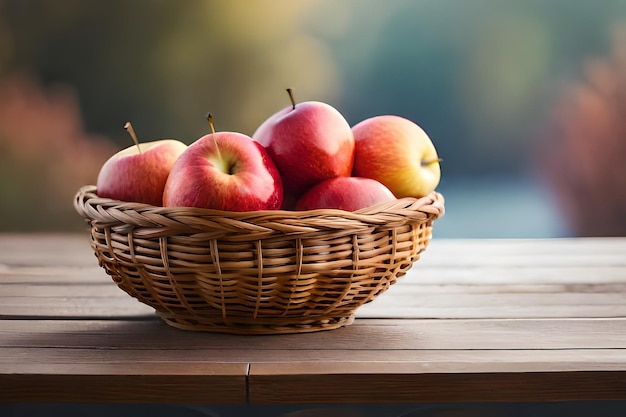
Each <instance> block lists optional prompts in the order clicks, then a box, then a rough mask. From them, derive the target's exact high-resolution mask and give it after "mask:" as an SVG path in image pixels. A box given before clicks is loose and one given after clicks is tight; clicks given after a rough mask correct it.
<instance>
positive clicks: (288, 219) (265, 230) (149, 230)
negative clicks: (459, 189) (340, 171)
mask: <svg viewBox="0 0 626 417" xmlns="http://www.w3.org/2000/svg"><path fill="white" fill-rule="evenodd" d="M74 205H75V208H76V210H77V211H78V213H79V214H80V215H81V216H83V217H84V218H85V219H86V220H87V221H88V223H89V224H90V228H91V239H92V242H91V243H92V248H93V250H94V252H95V255H96V257H97V258H98V261H99V263H100V266H102V267H103V268H104V269H105V270H106V272H107V273H108V274H109V275H110V276H111V277H112V278H113V280H114V281H115V282H116V283H117V285H118V286H119V287H120V288H121V289H123V290H124V291H126V292H127V293H128V294H130V295H131V296H133V297H135V298H137V299H138V300H139V301H141V302H142V303H145V304H147V305H149V306H151V307H153V308H154V309H155V310H156V312H157V314H158V315H159V316H160V317H161V318H162V319H163V320H165V322H167V323H168V324H170V325H171V326H174V327H177V328H181V329H186V330H205V331H213V332H223V333H238V334H275V333H299V332H312V331H318V330H327V329H334V328H337V327H341V326H344V325H348V324H350V323H351V322H352V320H353V319H354V312H355V310H356V309H357V308H358V307H359V306H361V305H363V304H364V303H367V302H369V301H371V300H373V299H374V298H375V297H376V296H377V295H379V294H380V293H382V292H383V291H385V290H386V289H387V288H389V286H390V285H392V284H394V283H395V282H396V280H397V278H398V277H400V276H402V275H404V274H405V273H406V271H407V270H408V269H409V268H410V267H411V266H412V264H413V263H414V262H415V261H416V260H418V259H419V257H420V253H421V252H422V251H424V250H425V249H426V246H427V245H428V242H429V241H430V238H431V230H432V222H433V220H435V219H436V218H438V217H439V216H441V215H442V214H443V211H444V203H443V197H442V195H441V194H439V193H437V192H433V193H431V194H430V195H429V196H427V197H424V198H421V199H414V198H405V199H401V200H397V201H394V202H391V203H386V204H382V205H378V206H375V207H371V208H368V209H363V210H359V211H357V212H354V213H350V212H345V211H341V210H314V211H284V210H275V211H257V212H243V213H238V212H224V211H217V210H206V209H197V208H186V207H154V206H150V205H146V204H138V203H128V202H122V201H117V200H111V199H107V198H100V197H98V195H97V194H96V187H94V186H85V187H82V188H81V189H80V190H79V191H78V193H77V194H76V197H75V201H74Z"/></svg>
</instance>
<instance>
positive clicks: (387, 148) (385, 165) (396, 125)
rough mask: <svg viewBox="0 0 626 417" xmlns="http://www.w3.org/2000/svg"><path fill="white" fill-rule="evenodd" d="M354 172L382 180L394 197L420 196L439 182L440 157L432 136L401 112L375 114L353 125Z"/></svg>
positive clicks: (356, 174) (427, 192) (354, 173)
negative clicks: (354, 147) (395, 113)
mask: <svg viewBox="0 0 626 417" xmlns="http://www.w3.org/2000/svg"><path fill="white" fill-rule="evenodd" d="M352 132H353V134H354V140H355V142H356V151H355V157H354V170H353V175H355V176H360V177H367V178H373V179H375V180H378V181H380V182H382V183H383V184H385V185H386V186H387V187H388V188H389V189H390V190H391V191H392V192H393V193H394V195H395V196H396V197H398V198H402V197H416V198H419V197H423V196H425V195H427V194H429V193H430V192H431V191H433V190H434V189H435V188H436V187H437V185H438V184H439V180H440V177H441V171H440V167H439V162H440V159H439V157H438V156H437V151H436V149H435V146H434V145H433V143H432V141H431V139H430V138H429V137H428V135H427V134H426V132H424V130H422V128H421V127H419V126H418V125H417V124H415V123H414V122H412V121H410V120H408V119H405V118H403V117H400V116H393V115H384V116H375V117H372V118H369V119H366V120H363V121H362V122H360V123H358V124H357V125H355V126H354V127H353V128H352Z"/></svg>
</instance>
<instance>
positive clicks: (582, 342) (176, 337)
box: [0, 318, 626, 359]
mask: <svg viewBox="0 0 626 417" xmlns="http://www.w3.org/2000/svg"><path fill="white" fill-rule="evenodd" d="M0 347H59V348H67V349H74V348H93V349H98V348H103V349H176V348H181V349H182V348H183V347H184V348H185V349H217V350H219V349H233V348H237V349H240V350H257V349H259V350H276V351H279V352H281V351H284V350H292V349H293V350H300V349H316V350H343V351H346V352H348V351H353V350H363V349H364V350H379V351H382V352H385V351H388V352H393V351H395V350H403V349H416V350H424V349H425V350H429V349H439V350H450V349H453V350H457V349H468V350H473V349H491V350H517V349H590V350H593V349H626V318H616V319H592V318H591V319H589V318H585V319H567V320H564V319H532V320H531V319H528V320H525V319H518V320H507V319H503V320H497V319H489V320H471V319H470V320H428V319H425V320H419V319H404V320H387V319H380V320H376V319H363V320H356V321H355V322H354V323H353V324H352V325H350V326H348V327H344V328H340V329H336V330H332V331H325V332H318V333H304V334H291V335H272V336H247V335H227V334H215V333H206V332H189V331H183V330H178V329H175V328H173V327H170V326H168V325H166V324H165V323H163V322H161V321H160V320H158V319H148V320H145V321H128V320H119V321H114V320H102V321H90V320H84V321H66V320H49V321H45V320H4V321H0ZM624 353H625V354H626V350H624ZM348 358H349V356H348ZM625 359H626V356H625Z"/></svg>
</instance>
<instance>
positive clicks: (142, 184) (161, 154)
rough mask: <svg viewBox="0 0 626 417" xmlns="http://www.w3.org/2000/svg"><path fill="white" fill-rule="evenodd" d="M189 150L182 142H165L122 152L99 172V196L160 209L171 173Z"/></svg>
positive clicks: (154, 142)
mask: <svg viewBox="0 0 626 417" xmlns="http://www.w3.org/2000/svg"><path fill="white" fill-rule="evenodd" d="M186 149H187V145H185V144H184V143H183V142H180V141H178V140H175V139H162V140H157V141H153V142H144V143H140V144H139V145H138V146H135V145H133V146H131V147H128V148H126V149H123V150H121V151H119V152H118V153H116V154H114V155H113V156H111V157H110V158H109V159H108V160H107V161H106V162H105V163H104V164H103V165H102V167H101V168H100V172H99V173H98V178H97V180H96V187H97V192H98V196H99V197H103V198H111V199H114V200H121V201H129V202H135V203H145V204H151V205H153V206H160V205H161V204H162V201H163V190H164V188H165V183H166V181H167V177H168V175H169V173H170V170H171V168H172V166H173V165H174V163H175V161H176V159H178V157H179V156H180V155H181V154H182V153H183V152H184V151H185V150H186Z"/></svg>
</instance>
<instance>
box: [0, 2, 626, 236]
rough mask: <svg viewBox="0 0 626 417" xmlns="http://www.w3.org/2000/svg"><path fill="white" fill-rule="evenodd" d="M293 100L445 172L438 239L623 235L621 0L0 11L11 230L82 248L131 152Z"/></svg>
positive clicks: (1, 201)
mask: <svg viewBox="0 0 626 417" xmlns="http://www.w3.org/2000/svg"><path fill="white" fill-rule="evenodd" d="M287 87H292V88H293V89H294V92H295V95H296V99H297V100H298V101H306V100H320V101H326V102H328V103H329V104H331V105H333V106H334V107H336V108H337V109H338V110H339V111H341V112H342V113H343V114H344V115H345V117H346V119H347V120H348V121H349V122H350V124H356V123H357V122H359V121H360V120H362V119H365V118H367V117H370V116H374V115H378V114H398V115H401V116H404V117H407V118H409V119H411V120H413V121H415V122H416V123H418V124H419V125H421V126H422V127H423V128H424V129H425V130H426V132H427V133H428V134H429V136H430V137H431V139H432V140H433V142H434V143H435V146H436V147H437V149H438V151H439V154H440V156H441V157H442V158H443V165H442V172H443V176H442V181H441V184H440V187H439V190H440V191H441V192H442V193H443V194H444V195H445V197H446V210H447V211H446V215H445V217H444V218H442V219H441V220H439V221H438V223H437V224H436V227H435V237H443V238H447V237H469V238H474V237H496V238H508V237H561V236H611V235H620V236H626V0H599V1H593V2H592V1H587V0H522V1H518V0H445V1H441V0H389V1H385V2H382V1H378V0H343V1H341V2H337V1H332V0H299V1H289V0H256V1H245V0H231V1H217V0H215V1H212V0H186V1H173V0H167V1H166V0H133V1H123V0H108V1H106V2H104V1H102V2H91V1H86V0H64V1H62V2H59V1H54V0H0V231H42V230H43V231H57V230H82V229H84V228H85V225H84V223H83V220H82V219H81V218H80V217H79V216H78V215H77V214H76V213H75V212H74V209H73V207H72V199H73V196H74V194H75V192H76V191H77V190H78V188H79V187H80V186H81V185H84V184H94V183H95V180H96V176H97V173H98V170H99V168H100V165H101V164H102V163H103V162H104V161H105V160H106V159H107V158H108V157H109V156H110V155H112V154H113V153H114V152H116V151H118V150H119V149H122V148H124V147H127V146H129V145H130V144H131V141H130V138H129V137H128V135H127V133H126V131H125V130H124V129H123V125H124V123H125V122H126V121H131V122H132V123H133V126H134V128H135V131H136V132H137V134H138V136H139V139H140V140H141V141H150V140H156V139H160V138H168V137H173V138H177V139H180V140H182V141H183V142H186V143H191V142H193V141H194V140H195V139H197V138H198V137H200V136H202V135H204V134H205V133H207V132H208V125H207V123H206V120H205V119H204V115H205V114H206V113H207V111H211V113H212V114H213V115H214V118H215V123H216V128H217V129H218V130H236V131H240V132H243V133H246V134H249V135H251V134H252V133H253V132H254V130H255V128H256V126H258V125H259V124H260V123H261V122H262V121H263V120H264V119H265V118H266V117H268V116H269V115H271V114H272V113H274V112H275V111H277V110H279V109H281V108H283V107H285V106H287V105H288V104H289V102H288V96H287V94H286V92H285V89H286V88H287Z"/></svg>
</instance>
